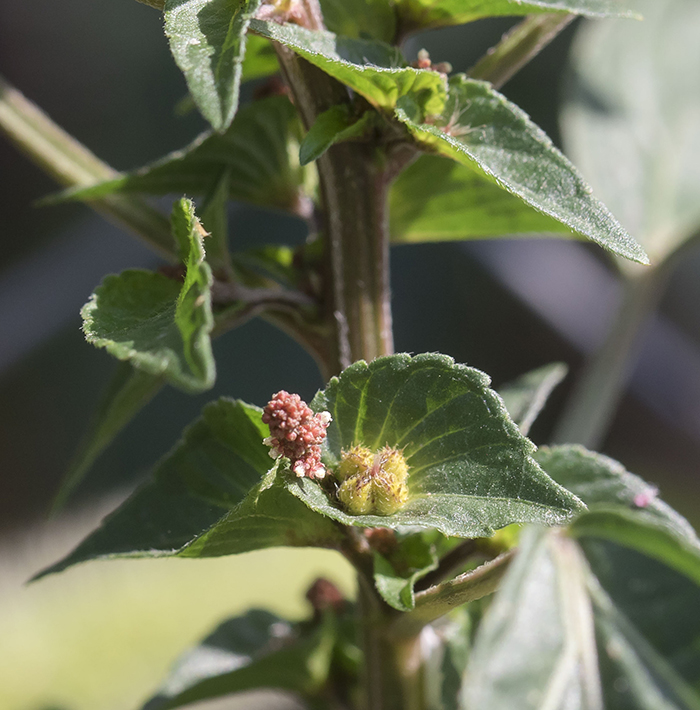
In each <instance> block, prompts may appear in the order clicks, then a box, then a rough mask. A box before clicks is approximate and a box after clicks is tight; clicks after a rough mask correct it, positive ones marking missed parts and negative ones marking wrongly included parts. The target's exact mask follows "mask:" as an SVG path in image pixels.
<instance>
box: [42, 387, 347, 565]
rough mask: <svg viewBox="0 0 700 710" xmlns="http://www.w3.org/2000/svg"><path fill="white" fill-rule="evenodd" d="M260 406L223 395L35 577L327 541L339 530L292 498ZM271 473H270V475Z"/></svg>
mask: <svg viewBox="0 0 700 710" xmlns="http://www.w3.org/2000/svg"><path fill="white" fill-rule="evenodd" d="M268 435H269V430H268V428H267V426H266V425H265V424H263V422H262V412H261V410H260V409H258V408H257V407H253V406H251V405H248V404H245V403H243V402H240V401H235V400H229V399H220V400H218V401H217V402H213V403H211V404H209V405H207V406H206V407H205V408H204V411H203V412H202V416H201V417H200V418H199V419H198V420H197V421H196V422H195V423H194V424H192V425H191V426H190V427H188V428H187V429H186V430H185V433H184V436H183V438H182V440H181V441H180V443H179V444H178V445H177V446H176V447H175V449H174V450H173V451H172V452H171V453H170V454H168V455H167V456H166V457H165V458H164V459H163V460H162V461H161V462H160V463H159V464H158V466H157V467H156V469H155V471H154V474H153V476H152V478H151V479H150V480H149V481H147V482H146V483H144V484H143V485H142V486H141V487H140V488H138V489H137V490H136V491H135V492H134V493H133V495H131V497H130V498H129V499H128V500H127V501H126V502H125V503H124V504H122V505H121V506H120V507H119V508H118V509H117V510H116V511H115V512H114V513H112V514H111V515H109V516H107V518H105V520H104V521H103V522H102V525H101V526H100V527H99V528H97V530H95V531H94V532H92V533H91V534H90V535H89V536H88V537H87V538H86V539H85V540H84V541H83V542H81V543H80V545H78V547H77V548H76V549H75V550H74V551H73V552H71V553H70V554H69V555H68V556H67V557H65V558H64V559H63V560H61V561H59V562H58V563H56V564H55V565H53V566H51V567H49V568H48V569H47V570H45V571H43V572H41V573H40V574H39V575H38V576H39V577H42V576H44V575H46V574H51V573H54V572H60V571H61V570H64V569H66V568H67V567H70V566H72V565H74V564H77V563H79V562H85V561H87V560H94V559H109V558H113V557H217V556H220V555H228V554H236V553H239V552H248V551H250V550H256V549H261V548H264V547H273V546H277V547H293V546H313V545H318V546H327V547H331V546H333V545H334V544H336V543H337V542H339V540H340V533H339V531H338V528H337V527H336V526H335V525H334V524H333V523H332V522H331V521H330V520H328V519H327V518H324V517H322V516H320V515H317V514H316V513H313V512H312V511H311V510H309V509H308V508H307V507H306V506H305V505H303V504H302V503H300V502H299V501H297V500H296V499H295V498H294V497H293V496H290V495H289V494H288V493H287V491H286V490H285V488H284V485H283V484H282V483H281V482H279V481H278V480H277V479H276V467H275V468H273V469H272V470H271V471H268V469H269V467H270V457H269V455H268V453H269V449H268V448H267V447H266V446H265V445H264V444H263V443H262V440H263V438H264V437H266V436H268ZM266 472H267V473H266Z"/></svg>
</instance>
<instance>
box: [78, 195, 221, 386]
mask: <svg viewBox="0 0 700 710" xmlns="http://www.w3.org/2000/svg"><path fill="white" fill-rule="evenodd" d="M172 222H173V232H174V234H175V237H176V240H177V243H178V246H179V248H180V250H181V253H183V255H184V249H185V247H186V244H187V242H189V254H188V255H187V261H186V267H187V271H186V275H185V280H184V283H182V284H181V283H179V282H178V281H175V280H173V279H170V278H168V277H167V276H165V275H163V274H160V273H153V272H151V271H140V270H131V271H124V272H123V273H121V274H119V275H110V276H107V277H105V279H104V280H103V282H102V284H101V285H100V286H98V287H97V289H96V290H95V293H94V294H93V295H92V297H91V298H90V300H89V301H88V302H87V303H86V304H85V306H83V309H82V311H81V315H82V317H83V330H84V331H85V337H86V339H87V341H88V342H89V343H92V344H93V345H95V346H96V347H98V348H105V349H106V350H107V352H109V353H110V354H111V355H114V357H116V358H118V359H119V360H129V361H130V362H131V363H132V364H133V365H134V367H137V368H139V369H140V370H143V371H144V372H146V373H148V374H150V375H154V376H156V377H158V376H163V377H165V378H166V379H167V380H168V381H170V382H171V383H172V384H173V385H175V386H176V387H179V388H181V389H183V390H185V391H188V392H201V391H203V390H207V389H209V388H211V387H212V386H213V384H214V380H215V377H216V369H215V364H214V356H213V355H212V352H211V342H210V339H209V334H210V333H211V330H212V328H213V325H214V319H213V317H212V312H211V292H210V288H211V282H212V276H211V269H210V268H209V266H208V264H206V263H205V262H204V249H203V247H202V231H201V230H202V228H201V226H200V225H199V222H198V221H197V218H196V217H195V215H194V207H193V205H192V203H191V202H190V201H189V200H185V199H182V200H180V201H179V202H177V203H176V204H175V207H174V209H173V219H172Z"/></svg>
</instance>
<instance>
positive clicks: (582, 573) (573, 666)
mask: <svg viewBox="0 0 700 710" xmlns="http://www.w3.org/2000/svg"><path fill="white" fill-rule="evenodd" d="M674 583H675V584H676V585H679V586H680V587H681V588H682V589H683V592H684V598H683V602H684V604H675V603H669V602H668V591H670V590H671V589H672V587H673V585H674ZM699 601H700V587H698V586H697V585H695V584H692V583H690V582H688V581H686V580H685V579H683V578H682V577H680V576H679V575H678V574H677V573H675V572H673V571H672V570H669V569H668V568H665V567H663V566H662V565H657V564H654V563H652V562H651V561H649V560H648V559H645V558H643V557H641V556H640V555H638V554H637V553H634V552H631V551H628V550H625V549H624V548H617V547H615V546H612V545H611V544H609V543H606V544H599V545H596V546H595V549H593V548H589V546H588V545H584V547H580V546H579V545H578V544H577V543H576V542H575V541H573V540H571V539H569V538H567V537H566V536H564V535H561V534H558V533H557V532H545V531H536V530H529V531H527V533H526V534H525V535H523V538H522V547H521V550H520V552H519V554H518V555H517V557H516V559H515V560H514V562H513V564H512V565H511V567H510V570H509V571H508V573H507V575H506V578H505V579H504V581H503V584H502V587H501V589H500V591H499V592H498V594H497V595H496V598H495V599H494V602H493V603H492V605H491V607H490V608H489V610H488V612H487V614H486V617H485V618H484V620H483V621H482V623H481V625H480V628H479V631H478V632H477V638H476V644H475V646H474V648H473V650H472V654H471V658H470V662H469V665H468V668H467V673H466V674H465V678H464V684H463V687H462V694H461V701H462V702H461V707H462V709H463V710H476V708H485V707H488V708H489V709H490V710H501V709H503V710H506V709H510V708H513V707H522V708H541V707H552V708H560V707H575V708H586V710H602V709H603V707H610V708H612V707H615V708H618V707H624V708H629V709H630V710H632V709H637V708H639V709H640V710H642V709H643V710H653V709H654V710H655V709H657V708H662V707H663V708H673V709H674V710H680V709H681V708H683V709H686V710H687V709H690V708H693V709H697V708H698V707H700V701H699V700H698V696H697V695H696V693H695V692H694V691H693V690H692V688H691V685H692V684H695V683H697V680H698V667H699V666H698V663H697V658H698V652H697V650H696V649H697V647H698V646H697V641H698V638H700V625H699V624H698V622H697V619H696V617H697V615H693V614H689V613H688V609H691V608H694V607H695V606H697V604H698V602H699ZM668 626H671V629H672V630H671V629H669V630H668V631H667V629H666V628H665V627H668ZM681 628H682V629H683V633H682V635H679V634H678V633H677V632H676V633H675V634H674V631H675V630H676V629H681ZM689 652H690V654H692V660H691V659H690V658H689ZM689 660H690V663H689V662H688V661H689Z"/></svg>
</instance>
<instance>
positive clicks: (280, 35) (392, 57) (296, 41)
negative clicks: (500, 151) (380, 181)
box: [250, 20, 445, 112]
mask: <svg viewBox="0 0 700 710" xmlns="http://www.w3.org/2000/svg"><path fill="white" fill-rule="evenodd" d="M250 29H251V30H253V31H254V32H257V33H258V34H260V35H262V36H263V37H267V38H268V39H272V40H274V41H275V42H279V43H280V44H283V45H285V46H286V47H289V48H290V49H292V50H293V51H294V52H296V53H297V54H298V55H299V56H301V57H304V59H306V60H308V61H309V62H311V64H314V65H315V66H317V67H319V69H322V70H323V71H324V72H326V73H327V74H330V76H332V77H334V78H335V79H337V80H338V81H340V82H342V83H343V84H346V85H347V86H349V87H350V88H351V89H353V91H356V92H357V93H358V94H361V95H362V96H364V97H365V98H366V99H367V101H369V102H370V103H371V104H372V105H373V106H375V107H376V108H379V109H387V110H389V109H393V108H394V107H395V106H396V102H397V101H398V99H399V98H400V97H401V96H404V95H405V94H407V93H409V92H412V93H413V94H415V95H416V96H419V97H420V101H421V104H422V105H423V106H424V107H425V109H426V110H427V111H430V112H438V111H440V110H441V109H442V106H443V104H444V101H445V80H444V78H443V77H442V76H441V75H440V74H439V73H438V72H434V71H430V70H428V69H414V68H412V67H409V66H407V65H406V61H405V60H404V58H403V56H402V55H401V52H400V51H399V50H398V49H397V48H396V47H392V46H390V45H388V44H384V43H382V42H376V41H374V42H373V41H368V40H358V39H351V38H349V37H342V36H336V35H334V34H333V33H332V32H312V31H311V30H307V29H305V28H304V27H299V26H298V25H293V24H286V25H280V24H277V23H276V22H265V21H262V20H253V21H252V22H251V24H250Z"/></svg>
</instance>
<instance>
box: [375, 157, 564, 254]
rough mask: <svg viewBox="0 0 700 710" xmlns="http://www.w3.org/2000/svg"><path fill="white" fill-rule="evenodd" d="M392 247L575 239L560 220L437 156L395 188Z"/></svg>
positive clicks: (416, 167) (421, 160) (406, 174)
mask: <svg viewBox="0 0 700 710" xmlns="http://www.w3.org/2000/svg"><path fill="white" fill-rule="evenodd" d="M389 199H390V202H389V205H390V209H389V220H390V230H391V241H392V242H393V243H394V244H407V243H411V244H412V243H418V242H444V241H453V240H462V239H465V240H466V239H491V238H499V239H500V238H508V237H513V236H519V235H522V236H528V237H533V236H540V235H542V236H543V235H556V236H559V237H569V238H571V237H576V235H575V234H573V233H572V232H571V230H570V229H569V228H568V227H566V226H565V225H563V224H562V223H561V222H559V221H557V220H556V219H554V218H552V217H549V216H548V215H545V214H542V212H538V211H537V210H536V209H534V208H533V207H530V205H528V204H526V203H525V202H523V201H522V200H521V199H520V198H518V197H516V196H515V195H513V194H511V193H510V192H506V191H505V190H503V189H501V187H499V186H498V185H497V184H495V183H494V182H492V181H491V180H489V179H488V178H486V177H485V176H483V175H481V174H480V173H478V172H475V171H474V170H473V169H472V168H471V167H468V166H466V165H463V164H461V163H456V162H455V161H454V160H451V159H450V158H446V157H442V156H439V155H423V156H421V157H420V158H418V160H416V161H415V162H414V163H413V164H412V165H409V166H408V168H406V169H405V170H404V171H403V172H402V173H401V174H400V175H399V177H398V178H397V179H396V181H395V182H394V184H393V185H392V187H391V193H390V198H389Z"/></svg>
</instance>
